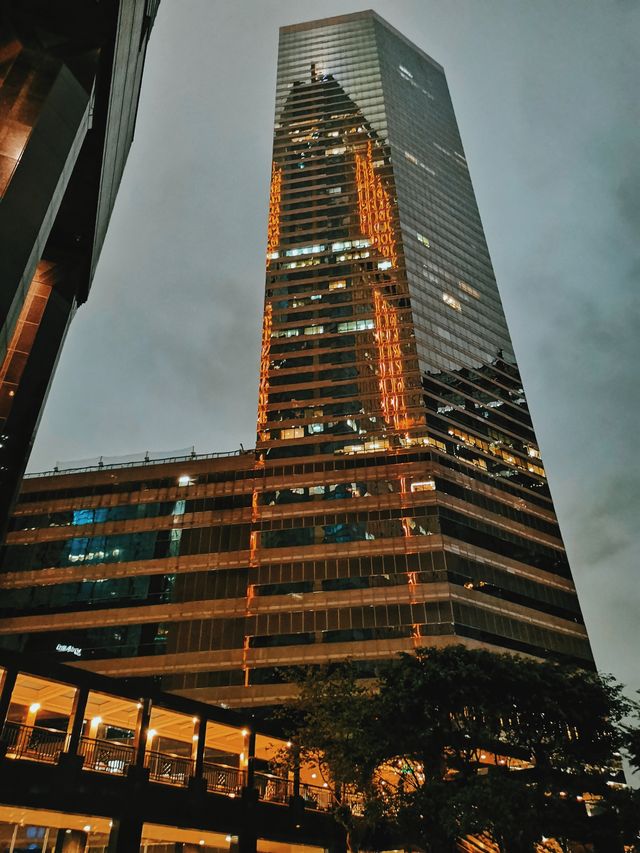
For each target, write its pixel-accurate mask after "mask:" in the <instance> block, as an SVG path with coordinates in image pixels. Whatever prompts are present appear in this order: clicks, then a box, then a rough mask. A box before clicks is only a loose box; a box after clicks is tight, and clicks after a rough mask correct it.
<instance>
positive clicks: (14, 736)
mask: <svg viewBox="0 0 640 853" xmlns="http://www.w3.org/2000/svg"><path fill="white" fill-rule="evenodd" d="M2 741H3V742H4V743H5V744H6V756H7V757H8V758H27V759H30V760H32V761H42V762H47V763H50V764H54V763H55V762H56V761H57V760H58V758H59V756H60V753H61V752H63V751H64V750H65V747H66V745H67V741H68V735H67V733H66V732H62V731H59V730H57V729H49V728H44V727H42V726H24V725H21V724H20V723H5V726H4V729H3V730H2ZM78 755H81V756H82V758H83V765H82V766H83V769H84V770H93V771H96V772H99V773H112V774H115V775H119V776H124V775H126V773H127V770H128V768H129V767H130V766H131V765H132V764H133V763H134V759H135V750H134V747H133V745H132V744H123V743H120V742H118V741H110V740H100V739H97V738H88V737H81V738H80V741H79V744H78ZM145 767H147V768H148V769H149V778H150V779H151V780H152V781H154V782H162V783H164V784H165V785H177V786H180V787H185V786H186V785H187V784H188V782H189V778H190V777H191V776H192V775H193V770H194V763H193V761H192V759H190V758H184V757H182V756H179V755H170V754H168V753H164V752H147V753H146V755H145ZM202 776H203V778H204V779H205V780H206V783H207V790H208V791H211V792H213V793H217V794H224V795H226V796H228V797H236V796H240V794H241V793H242V789H243V788H244V787H245V786H246V784H247V771H246V770H241V769H239V768H238V767H231V766H229V765H226V764H215V763H212V762H207V761H205V762H204V764H203V767H202ZM254 787H255V789H256V790H257V792H258V797H259V799H260V800H262V801H263V802H268V803H280V804H282V805H288V804H289V802H290V800H291V798H292V797H293V795H294V783H293V780H292V779H286V778H283V777H281V776H276V775H275V774H272V773H265V772H257V773H256V774H255V776H254ZM299 792H300V796H301V797H302V799H303V800H304V803H305V806H306V808H308V809H312V810H314V811H326V812H328V811H331V810H332V809H333V807H334V805H335V803H334V798H333V794H332V793H331V791H330V790H329V789H328V788H324V787H320V786H317V785H307V784H305V783H301V784H300V787H299ZM342 801H343V802H344V803H346V804H348V805H349V806H350V807H351V810H352V811H353V812H354V814H361V813H362V801H361V798H360V797H359V796H358V795H354V794H350V793H346V792H345V793H344V794H343V797H342Z"/></svg>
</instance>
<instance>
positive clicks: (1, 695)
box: [0, 669, 18, 731]
mask: <svg viewBox="0 0 640 853" xmlns="http://www.w3.org/2000/svg"><path fill="white" fill-rule="evenodd" d="M17 677H18V670H17V669H5V671H4V673H3V675H2V687H1V688H0V731H2V727H3V726H4V724H5V723H6V721H7V714H8V712H9V705H10V704H11V695H12V693H13V688H14V687H15V686H16V678H17Z"/></svg>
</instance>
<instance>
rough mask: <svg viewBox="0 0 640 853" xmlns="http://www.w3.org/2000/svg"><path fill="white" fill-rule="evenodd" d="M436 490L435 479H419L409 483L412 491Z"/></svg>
mask: <svg viewBox="0 0 640 853" xmlns="http://www.w3.org/2000/svg"><path fill="white" fill-rule="evenodd" d="M435 490H436V481H435V480H419V481H418V482H416V483H411V491H412V492H435Z"/></svg>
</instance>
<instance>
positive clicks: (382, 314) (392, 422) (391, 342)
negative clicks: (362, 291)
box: [373, 290, 409, 430]
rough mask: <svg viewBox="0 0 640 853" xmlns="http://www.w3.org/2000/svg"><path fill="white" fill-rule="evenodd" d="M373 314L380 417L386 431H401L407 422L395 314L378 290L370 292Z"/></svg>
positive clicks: (396, 317) (400, 352) (394, 310)
mask: <svg viewBox="0 0 640 853" xmlns="http://www.w3.org/2000/svg"><path fill="white" fill-rule="evenodd" d="M373 310H374V322H375V338H376V343H377V345H378V387H379V388H380V406H381V408H382V414H383V417H384V419H385V421H386V422H387V425H388V426H389V427H391V428H392V429H397V430H404V429H406V428H407V426H408V424H409V419H408V417H407V403H406V398H405V381H404V371H403V365H402V350H401V347H400V331H399V328H398V316H397V311H396V309H395V308H392V307H391V306H390V305H389V303H388V302H387V300H386V299H385V298H384V296H383V295H382V294H381V293H380V291H379V290H374V292H373Z"/></svg>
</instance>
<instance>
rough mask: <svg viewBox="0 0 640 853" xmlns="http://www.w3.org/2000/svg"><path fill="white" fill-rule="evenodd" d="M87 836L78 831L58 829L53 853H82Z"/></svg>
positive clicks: (85, 845) (85, 846)
mask: <svg viewBox="0 0 640 853" xmlns="http://www.w3.org/2000/svg"><path fill="white" fill-rule="evenodd" d="M87 839H88V834H87V833H86V832H82V830H80V829H59V830H58V837H57V838H56V846H55V853H84V851H85V850H86V849H87Z"/></svg>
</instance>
